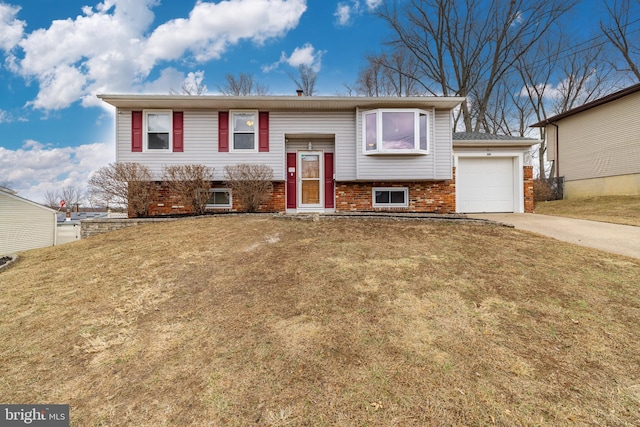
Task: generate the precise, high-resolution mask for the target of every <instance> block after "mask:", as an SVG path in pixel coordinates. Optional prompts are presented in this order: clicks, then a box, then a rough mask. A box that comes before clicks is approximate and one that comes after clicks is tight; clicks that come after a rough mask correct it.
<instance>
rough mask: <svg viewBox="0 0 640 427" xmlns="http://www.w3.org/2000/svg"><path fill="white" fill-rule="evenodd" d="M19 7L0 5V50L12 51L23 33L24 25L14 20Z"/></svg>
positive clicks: (22, 22)
mask: <svg viewBox="0 0 640 427" xmlns="http://www.w3.org/2000/svg"><path fill="white" fill-rule="evenodd" d="M19 11H20V7H19V6H12V5H10V4H5V3H0V49H2V50H5V51H10V50H11V49H13V48H14V47H15V46H16V45H17V44H18V42H19V41H20V39H22V35H23V32H24V26H25V25H26V23H25V22H24V21H20V20H19V19H16V16H17V15H18V12H19Z"/></svg>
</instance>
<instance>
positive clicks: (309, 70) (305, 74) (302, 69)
mask: <svg viewBox="0 0 640 427" xmlns="http://www.w3.org/2000/svg"><path fill="white" fill-rule="evenodd" d="M289 78H291V80H293V82H294V83H295V84H296V86H297V88H298V90H301V91H302V93H303V94H304V95H305V96H313V93H314V91H315V88H316V81H317V80H318V73H317V72H316V71H315V70H314V69H313V67H312V66H310V65H300V66H299V67H298V77H297V78H296V77H295V76H294V75H293V74H289Z"/></svg>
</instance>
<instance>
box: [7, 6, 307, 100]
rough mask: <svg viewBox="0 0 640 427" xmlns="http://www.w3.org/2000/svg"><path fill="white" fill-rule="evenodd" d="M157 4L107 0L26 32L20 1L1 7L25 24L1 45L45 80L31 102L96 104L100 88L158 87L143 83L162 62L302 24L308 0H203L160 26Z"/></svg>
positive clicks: (30, 75)
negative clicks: (155, 10) (155, 22)
mask: <svg viewBox="0 0 640 427" xmlns="http://www.w3.org/2000/svg"><path fill="white" fill-rule="evenodd" d="M158 4H159V1H158V0H105V1H103V2H102V3H99V4H98V5H96V6H95V7H88V6H85V7H84V8H82V13H83V14H82V15H80V16H77V17H76V18H75V19H66V20H56V21H53V22H52V23H51V26H50V27H49V28H47V29H38V30H36V31H33V32H31V33H29V34H27V35H24V37H23V38H22V39H21V40H20V36H22V35H23V34H22V29H23V26H24V23H21V21H17V20H16V19H15V16H16V14H17V12H18V8H16V7H7V6H5V8H4V9H0V10H4V11H5V12H4V15H0V30H2V29H5V28H13V29H14V33H15V32H16V30H19V32H18V33H17V34H19V35H18V36H16V35H13V36H11V38H9V36H0V37H2V38H0V43H2V44H0V47H3V46H5V45H6V46H7V47H8V48H9V49H11V48H13V50H12V51H11V52H10V53H9V54H8V55H7V59H6V60H7V64H8V67H9V68H10V69H11V70H12V71H14V72H16V73H19V74H20V75H22V76H23V77H24V78H25V79H27V80H31V79H34V80H36V81H37V82H38V84H39V92H38V95H37V97H36V98H35V99H34V100H33V101H31V102H30V104H29V105H31V106H33V107H35V108H38V109H44V110H56V109H62V108H66V107H68V106H69V105H71V104H72V103H73V102H75V101H77V100H80V99H82V100H83V105H85V106H86V105H93V103H94V101H92V100H90V98H91V97H92V96H93V95H95V94H96V93H98V92H99V91H100V92H136V91H141V90H144V89H145V88H149V87H153V88H156V89H157V90H159V87H158V85H159V84H160V81H159V80H156V82H155V83H157V84H156V85H145V83H144V80H145V79H146V78H147V77H148V76H149V74H150V72H151V71H152V70H153V69H154V68H155V67H156V66H157V65H158V63H160V62H163V61H172V60H178V59H185V56H186V57H187V59H191V60H193V61H195V62H196V63H201V62H205V61H209V60H212V59H217V58H220V57H221V56H222V55H223V54H224V53H225V51H226V50H227V49H228V48H229V47H230V46H232V45H234V44H236V43H238V42H240V41H242V40H249V41H252V42H254V43H257V44H261V43H264V42H265V41H267V40H269V39H272V38H277V37H282V36H283V35H285V34H286V33H287V32H288V31H290V30H291V29H293V28H295V27H296V26H297V25H298V23H299V20H300V17H301V16H302V14H303V13H304V12H305V10H306V0H230V1H223V2H217V3H213V2H205V1H197V2H196V4H195V6H194V7H193V9H192V11H191V12H190V14H189V17H188V18H186V19H184V18H181V19H173V20H170V21H167V22H165V23H163V24H161V25H159V26H158V27H157V28H155V29H153V28H151V25H152V23H153V20H154V13H153V7H155V6H157V5H158ZM0 6H2V4H0ZM0 13H1V12H0ZM0 34H4V32H0ZM12 34H13V33H12ZM16 37H18V40H20V41H19V42H18V44H17V45H16ZM5 39H6V40H5ZM18 47H19V48H21V51H20V49H18ZM165 77H166V76H165ZM169 89H170V87H165V88H164V90H163V92H164V93H168V91H169Z"/></svg>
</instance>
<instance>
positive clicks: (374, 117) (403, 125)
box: [362, 109, 429, 154]
mask: <svg viewBox="0 0 640 427" xmlns="http://www.w3.org/2000/svg"><path fill="white" fill-rule="evenodd" d="M362 124H363V135H364V138H363V140H364V141H363V142H364V153H365V154H376V153H383V154H412V153H422V154H427V153H428V152H429V143H428V142H429V137H428V135H429V115H428V112H427V111H423V110H417V109H384V110H383V109H379V110H372V111H367V112H365V113H363V120H362Z"/></svg>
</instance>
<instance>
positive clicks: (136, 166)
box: [89, 163, 153, 216]
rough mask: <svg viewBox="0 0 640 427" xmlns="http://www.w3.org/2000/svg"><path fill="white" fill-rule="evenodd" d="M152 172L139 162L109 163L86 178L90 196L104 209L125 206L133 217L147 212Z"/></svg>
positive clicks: (144, 214)
mask: <svg viewBox="0 0 640 427" xmlns="http://www.w3.org/2000/svg"><path fill="white" fill-rule="evenodd" d="M152 179H153V177H152V175H151V171H150V170H149V168H147V167H146V166H145V165H143V164H140V163H110V164H108V165H107V166H103V167H101V168H100V169H98V170H97V171H96V172H95V173H94V174H93V175H92V176H91V178H90V179H89V193H90V195H91V197H92V198H93V199H94V200H98V201H100V202H102V203H104V204H106V205H107V206H109V205H116V206H122V207H124V206H127V207H128V210H129V213H130V214H133V215H134V216H146V215H148V213H149V201H150V198H151V186H150V182H151V181H152Z"/></svg>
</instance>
